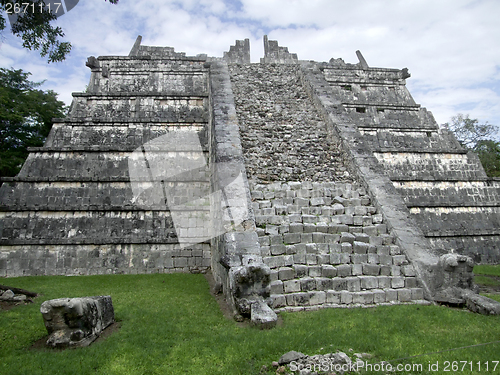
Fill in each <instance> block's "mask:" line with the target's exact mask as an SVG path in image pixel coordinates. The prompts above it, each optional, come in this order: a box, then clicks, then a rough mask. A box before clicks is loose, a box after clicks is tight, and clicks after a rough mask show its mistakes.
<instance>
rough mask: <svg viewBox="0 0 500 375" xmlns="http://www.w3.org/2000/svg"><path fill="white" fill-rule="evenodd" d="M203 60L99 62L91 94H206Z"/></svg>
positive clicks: (90, 89)
mask: <svg viewBox="0 0 500 375" xmlns="http://www.w3.org/2000/svg"><path fill="white" fill-rule="evenodd" d="M203 64H204V62H203V61H184V60H145V59H137V58H131V59H126V60H123V59H114V58H111V59H109V58H103V57H100V58H98V59H97V64H96V66H95V68H93V69H92V73H93V74H92V77H91V80H90V85H89V89H88V90H89V92H92V93H97V92H100V93H134V92H140V93H148V92H151V93H170V94H183V95H202V94H204V93H206V92H207V69H206V68H204V67H203Z"/></svg>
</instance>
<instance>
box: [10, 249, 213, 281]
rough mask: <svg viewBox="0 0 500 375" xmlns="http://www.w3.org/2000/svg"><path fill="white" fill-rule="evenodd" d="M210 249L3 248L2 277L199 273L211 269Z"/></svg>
mask: <svg viewBox="0 0 500 375" xmlns="http://www.w3.org/2000/svg"><path fill="white" fill-rule="evenodd" d="M210 261H211V260H210V245H209V244H197V245H193V246H191V247H189V248H181V247H180V246H179V244H167V243H163V244H112V243H108V244H89V245H85V244H81V245H71V244H68V245H13V246H9V245H0V276H2V277H4V276H9V277H17V276H35V275H95V274H109V273H125V274H138V273H139V274H141V273H153V272H154V273H171V272H200V271H204V270H207V269H208V268H209V267H210Z"/></svg>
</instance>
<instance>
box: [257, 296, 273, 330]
mask: <svg viewBox="0 0 500 375" xmlns="http://www.w3.org/2000/svg"><path fill="white" fill-rule="evenodd" d="M250 316H251V318H250V319H251V322H252V324H253V325H255V326H258V327H259V328H261V329H268V328H273V327H275V326H276V321H277V319H278V318H277V315H276V313H275V312H274V311H273V309H271V308H270V307H269V305H268V304H267V303H266V302H265V301H264V300H263V299H261V298H259V299H257V300H256V301H254V302H252V305H251V307H250Z"/></svg>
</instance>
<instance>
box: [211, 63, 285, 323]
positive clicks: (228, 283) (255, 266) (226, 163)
mask: <svg viewBox="0 0 500 375" xmlns="http://www.w3.org/2000/svg"><path fill="white" fill-rule="evenodd" d="M206 66H207V67H209V69H210V74H209V92H210V116H209V137H210V142H209V143H210V152H209V153H210V156H209V158H210V163H209V165H210V168H211V172H212V173H211V186H212V189H213V192H216V191H222V194H220V195H216V194H212V195H211V196H212V197H216V196H222V199H221V201H218V202H217V201H212V202H211V206H212V210H211V212H212V215H213V217H212V222H213V223H214V225H216V228H214V229H215V233H223V234H222V235H219V236H217V237H214V238H213V239H212V240H211V249H212V273H213V275H214V279H215V282H216V283H217V284H218V285H219V287H220V288H221V289H222V291H223V293H224V295H225V298H226V301H227V303H228V304H229V306H230V308H231V309H232V311H233V314H234V315H241V316H247V317H250V319H251V322H252V324H254V325H256V326H259V327H260V328H271V327H274V326H275V325H276V322H277V319H278V318H277V315H276V313H275V312H274V311H273V310H272V309H271V308H270V307H269V305H270V303H271V300H270V292H271V287H270V274H271V270H270V268H269V267H268V266H267V265H265V264H264V262H263V261H262V256H261V253H260V245H259V241H258V236H257V232H256V226H255V217H254V215H253V212H252V210H251V196H250V188H249V185H248V181H247V177H246V170H245V164H244V159H243V152H242V146H241V140H240V134H239V126H238V119H237V116H236V109H235V104H234V96H233V92H232V89H231V81H230V77H229V70H228V67H227V63H226V62H225V61H223V60H221V59H213V60H212V61H210V62H207V64H206ZM238 177H241V178H242V179H243V184H244V190H245V193H244V196H238V195H237V194H238V192H236V191H232V190H229V189H225V188H226V187H227V186H228V185H229V184H230V183H231V182H232V181H234V180H235V179H236V178H238ZM227 202H231V204H230V205H229V204H227ZM235 217H243V218H244V220H242V221H241V222H235V221H234V218H235Z"/></svg>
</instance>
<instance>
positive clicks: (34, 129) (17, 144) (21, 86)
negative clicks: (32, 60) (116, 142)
mask: <svg viewBox="0 0 500 375" xmlns="http://www.w3.org/2000/svg"><path fill="white" fill-rule="evenodd" d="M30 74H31V73H27V72H23V71H22V70H21V69H19V70H14V69H4V68H0V176H2V177H4V176H15V175H16V174H17V173H18V172H19V171H20V169H21V166H22V164H23V163H24V160H26V157H27V156H28V150H27V148H28V147H39V146H43V143H44V141H45V139H46V137H47V135H48V134H49V132H50V129H51V127H52V118H54V117H64V116H65V115H66V108H65V105H64V103H63V102H62V101H59V100H57V94H56V93H55V92H54V91H52V90H48V91H43V90H40V89H38V87H40V85H41V84H42V82H38V83H37V82H31V81H30V80H29V79H28V77H29V76H30Z"/></svg>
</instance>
